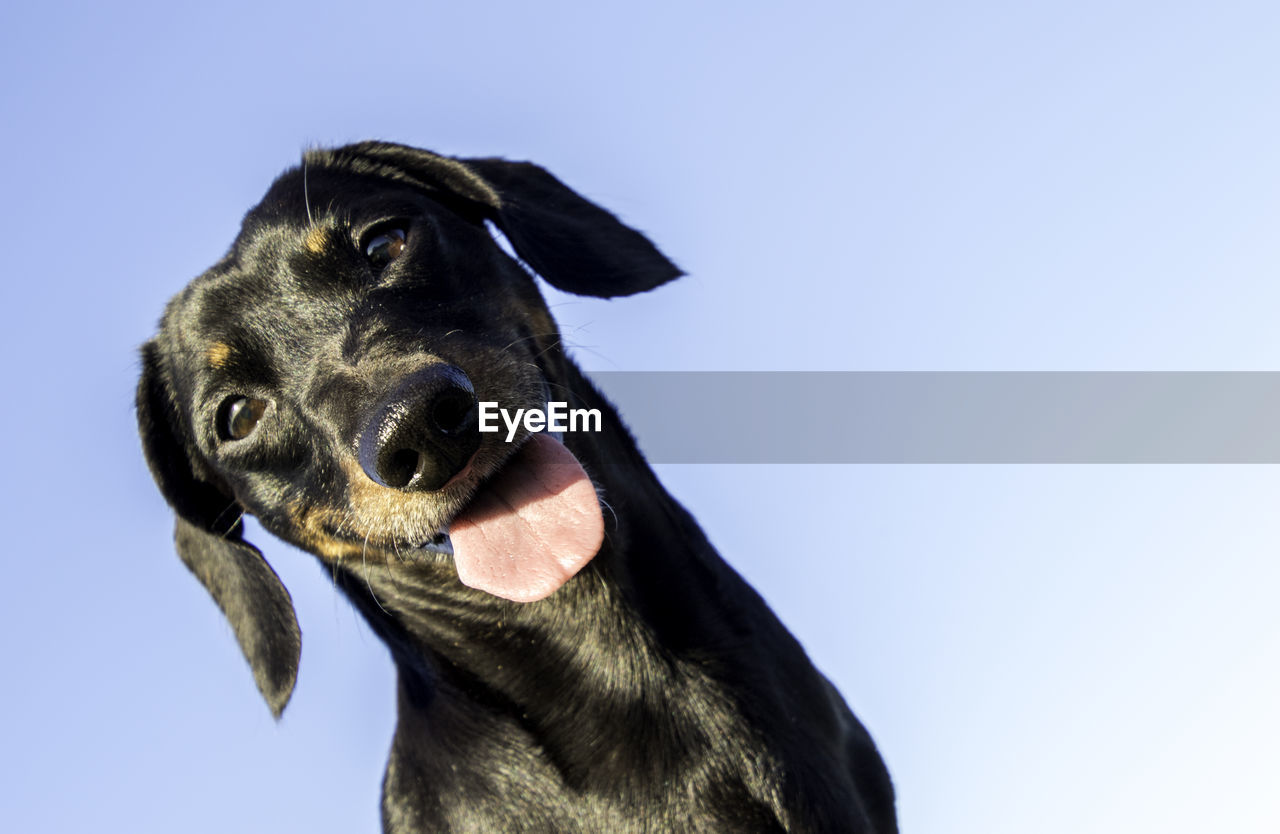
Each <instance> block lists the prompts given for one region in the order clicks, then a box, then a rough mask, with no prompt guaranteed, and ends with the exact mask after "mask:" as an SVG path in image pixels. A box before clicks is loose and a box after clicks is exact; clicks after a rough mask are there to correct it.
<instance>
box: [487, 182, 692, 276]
mask: <svg viewBox="0 0 1280 834" xmlns="http://www.w3.org/2000/svg"><path fill="white" fill-rule="evenodd" d="M462 162H463V163H465V164H466V166H467V167H468V168H470V169H471V170H472V171H475V172H476V173H477V174H479V175H480V176H481V178H483V179H484V181H485V182H486V183H488V184H489V186H490V187H491V188H493V190H494V191H496V192H497V193H498V196H499V198H500V201H501V202H500V204H499V205H498V207H497V212H496V216H494V217H492V218H491V219H492V220H493V221H494V222H495V223H496V224H497V225H498V227H499V228H500V229H502V231H503V233H504V234H505V235H506V236H507V239H508V240H510V241H511V245H512V246H514V247H515V250H516V252H517V253H519V255H520V257H521V258H523V259H524V261H525V263H527V264H529V266H530V267H532V268H533V270H534V271H535V272H537V273H538V274H539V275H541V276H542V277H543V278H545V279H547V281H548V282H549V283H550V284H551V285H552V286H554V287H557V288H559V289H562V290H564V291H565V292H571V293H574V294H576V295H594V296H598V297H600V298H611V297H613V296H619V295H632V294H634V293H638V292H644V291H645V290H651V289H653V288H654V287H657V286H660V285H662V284H665V283H666V282H668V281H670V280H672V279H673V278H678V277H680V275H681V274H682V273H681V272H680V269H679V268H678V267H677V266H676V265H675V264H673V263H672V262H671V261H669V260H668V259H667V257H666V256H665V255H663V254H662V253H661V252H659V251H658V248H657V247H656V246H654V245H653V244H652V243H651V242H650V241H649V239H648V238H646V237H645V236H644V235H642V234H640V233H639V232H637V231H636V230H635V229H632V228H631V227H630V226H626V225H624V224H623V223H622V222H621V221H620V220H618V218H616V217H614V216H613V215H612V214H610V213H609V212H608V211H606V210H605V209H602V208H601V207H600V206H598V205H596V204H595V203H593V202H591V201H590V200H588V199H586V198H585V197H583V196H582V195H580V194H578V193H577V192H576V191H574V190H573V189H571V188H569V186H567V185H565V184H564V183H562V182H560V180H558V179H556V178H555V177H554V176H552V175H551V174H550V173H548V172H547V171H545V170H544V169H542V168H540V167H538V166H537V165H534V164H532V163H529V162H508V161H507V160H505V159H464V160H462Z"/></svg>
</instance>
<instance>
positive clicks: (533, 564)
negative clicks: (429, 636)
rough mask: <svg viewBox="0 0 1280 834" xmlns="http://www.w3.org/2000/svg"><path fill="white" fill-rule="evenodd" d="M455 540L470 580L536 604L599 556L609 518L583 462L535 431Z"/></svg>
mask: <svg viewBox="0 0 1280 834" xmlns="http://www.w3.org/2000/svg"><path fill="white" fill-rule="evenodd" d="M449 538H450V540H452V542H453V561H454V564H455V565H456V566H457V568H458V578H459V579H461V580H462V584H464V585H470V586H471V587H472V588H479V589H480V590H482V591H487V592H488V593H491V594H493V595H494V596H498V597H502V598H504V599H509V600H513V601H515V602H533V601H534V600H539V599H542V598H543V597H547V596H550V595H551V594H552V593H554V592H555V591H556V589H557V588H559V587H560V586H561V585H563V584H564V583H565V582H567V581H569V578H570V577H571V576H573V575H574V574H575V573H577V572H578V571H580V570H581V569H582V567H583V566H584V565H586V564H587V562H590V561H591V559H592V558H593V557H594V556H595V555H596V552H597V551H598V550H599V549H600V545H601V543H602V542H603V541H604V518H603V517H601V515H600V503H599V502H598V501H597V500H596V490H595V487H594V486H592V485H591V481H590V480H589V479H588V478H587V473H586V472H584V471H582V465H581V464H579V463H578V459H577V458H575V457H574V456H573V453H571V452H570V451H569V450H568V449H566V448H565V447H564V445H563V444H561V443H560V441H558V440H556V439H555V438H553V437H551V436H550V435H547V434H535V435H533V436H532V437H531V438H529V440H528V441H527V442H526V443H525V444H524V446H523V447H522V448H521V449H520V451H518V452H517V453H516V455H515V457H513V458H512V459H511V460H510V461H508V462H507V464H506V466H504V467H503V469H502V471H501V472H499V473H498V475H497V476H496V477H495V478H494V479H493V480H492V481H490V482H489V483H488V484H486V485H485V487H484V489H482V490H481V491H480V493H479V494H478V495H477V496H476V497H475V499H474V500H472V502H471V505H470V506H468V507H467V509H466V511H465V512H463V514H462V515H460V516H458V517H457V518H456V519H454V522H453V524H452V525H450V527H449Z"/></svg>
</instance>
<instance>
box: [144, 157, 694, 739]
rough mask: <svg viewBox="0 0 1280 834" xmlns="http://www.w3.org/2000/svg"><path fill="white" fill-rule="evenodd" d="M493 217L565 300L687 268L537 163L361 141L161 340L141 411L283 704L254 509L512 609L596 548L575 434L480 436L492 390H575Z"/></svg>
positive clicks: (219, 596)
mask: <svg viewBox="0 0 1280 834" xmlns="http://www.w3.org/2000/svg"><path fill="white" fill-rule="evenodd" d="M487 224H492V226H496V227H497V228H498V229H499V230H501V232H502V233H503V235H505V237H506V238H507V239H508V240H509V241H510V244H511V246H512V247H513V248H514V250H515V252H516V253H517V254H518V255H519V257H520V258H521V259H522V260H523V261H524V263H525V264H527V265H528V266H529V267H530V268H532V270H534V271H536V272H537V273H538V274H540V275H541V276H543V277H544V278H545V279H546V280H547V281H548V282H549V283H551V284H552V285H553V286H556V287H558V288H560V289H563V290H566V291H568V292H572V293H577V294H583V295H593V296H600V297H610V296H618V295H628V294H632V293H636V292H641V291H644V290H648V289H651V288H653V287H656V286H658V285H659V284H662V283H664V282H666V281H668V280H671V279H672V278H675V277H676V276H677V275H679V271H678V270H677V269H676V268H675V267H674V266H673V265H672V264H671V263H670V262H669V261H668V260H667V259H666V258H665V257H663V256H662V255H661V253H659V252H658V251H657V249H655V248H654V247H653V245H652V244H651V243H650V242H649V241H648V240H646V239H645V238H644V237H643V236H642V235H640V234H639V233H637V232H635V231H634V230H632V229H630V228H628V227H626V226H624V225H623V224H621V223H620V222H619V221H618V220H617V219H616V218H615V217H613V216H612V215H611V214H609V213H608V212H607V211H605V210H603V209H601V208H600V207H598V206H596V205H594V204H593V203H591V202H589V201H587V200H585V199H584V198H583V197H581V196H580V195H578V194H576V193H575V192H573V191H572V190H570V189H569V188H567V187H566V186H565V185H563V184H562V183H561V182H559V181H558V180H556V179H555V178H554V177H552V176H551V175H550V174H548V173H547V172H546V171H544V170H542V169H541V168H538V167H537V166H534V165H531V164H528V163H514V162H507V161H504V160H500V159H473V160H460V159H452V158H448V157H442V156H438V155H436V154H432V153H429V152H427V151H421V150H417V149H414V148H409V147H405V146H401V145H393V144H385V143H374V142H366V143H361V144H357V145H350V146H346V147H343V148H339V149H336V150H331V151H314V152H310V153H308V154H306V156H305V157H304V162H303V165H302V166H301V167H300V168H297V169H294V170H291V171H288V172H286V173H285V174H283V175H282V176H281V177H280V178H279V179H277V180H276V182H275V183H274V184H273V185H272V187H271V189H270V190H269V191H268V192H267V195H266V196H265V197H264V198H263V200H262V202H261V203H259V205H258V206H256V207H255V208H254V209H252V210H251V211H250V212H249V213H248V215H247V216H246V217H245V220H244V225H243V228H242V230H241V232H240V235H239V236H238V237H237V239H236V241H235V243H234V244H233V245H232V248H231V250H230V251H229V252H228V253H227V255H226V256H225V257H224V258H223V259H222V260H221V261H219V262H218V263H217V264H216V265H215V266H214V267H213V268H212V269H210V270H209V271H208V272H206V273H205V274H203V275H201V276H200V277H199V278H197V279H196V280H194V281H193V282H191V284H190V285H189V286H188V287H187V288H186V289H185V290H184V291H183V292H182V293H180V294H179V295H178V296H176V297H175V298H174V299H173V300H172V301H171V302H170V304H169V307H168V309H167V310H166V312H165V315H164V318H163V320H162V322H161V326H160V332H159V333H158V334H157V335H156V336H155V338H153V339H152V340H151V341H149V342H147V344H146V345H144V347H143V350H142V378H141V381H140V383H139V386H138V401H137V404H138V424H139V429H140V432H141V435H142V442H143V448H144V451H145V453H146V457H147V461H148V464H149V465H150V468H151V471H152V474H153V475H154V476H155V479H156V482H157V483H158V484H159V486H160V490H161V492H163V494H164V496H165V498H166V499H167V500H168V502H169V504H170V505H171V506H172V507H173V509H174V511H175V513H176V515H177V531H176V543H177V549H178V553H179V555H180V556H181V557H182V559H183V561H184V562H185V563H186V564H187V566H188V567H189V568H190V569H191V570H192V572H193V573H195V575H196V576H197V577H198V578H199V579H200V581H201V582H202V583H203V584H204V585H205V587H206V588H207V589H208V590H209V592H210V593H211V594H212V596H213V597H214V599H215V600H216V601H217V603H218V605H219V606H220V607H221V609H222V610H223V612H224V613H225V614H226V616H227V618H228V619H229V620H230V622H231V624H232V627H233V629H234V631H235V634H236V638H237V640H238V641H239V643H240V646H241V648H242V649H243V650H244V653H245V656H246V657H247V658H248V660H249V663H250V665H251V666H252V668H253V672H254V676H255V678H256V679H257V683H258V687H259V689H260V690H261V691H262V693H263V695H264V696H265V697H266V699H267V702H268V704H269V705H270V707H271V709H272V711H273V712H274V713H275V714H277V715H279V713H280V711H281V710H282V709H283V708H284V705H285V703H286V702H287V701H288V699H289V695H290V694H291V692H292V689H293V684H294V680H295V678H296V673H297V665H298V655H299V651H300V637H299V630H298V625H297V620H296V617H295V615H294V611H293V605H292V602H291V600H290V597H289V594H288V592H287V591H286V590H285V588H284V586H283V585H282V584H281V582H280V580H279V578H278V577H277V576H276V574H275V572H274V571H273V570H272V569H271V568H270V566H269V565H267V563H266V561H265V560H264V559H263V558H262V556H261V554H260V553H259V551H258V550H257V549H256V548H254V547H253V546H252V545H251V544H249V543H248V542H246V541H245V540H244V539H243V537H242V524H241V519H242V516H243V514H244V513H246V512H248V513H252V514H253V515H255V516H256V517H258V518H259V520H260V521H261V523H262V524H263V526H264V527H265V528H267V529H268V530H270V531H271V532H273V533H275V534H276V535H278V536H280V537H281V538H284V539H286V540H288V541H290V542H293V543H294V544H297V545H298V546H300V547H302V548H304V549H306V550H309V551H311V552H313V553H315V554H317V555H319V556H320V557H321V558H323V559H329V560H334V561H337V562H339V563H341V562H342V561H343V560H346V559H352V558H354V559H358V560H366V561H368V560H378V559H386V558H388V557H396V558H404V557H405V556H406V555H414V554H417V555H422V554H426V555H428V556H431V557H433V558H437V559H448V558H449V557H450V556H452V557H453V558H454V560H455V564H456V567H457V570H458V572H459V575H460V576H461V578H462V580H463V581H464V582H466V583H467V584H470V585H473V586H474V587H478V588H482V589H485V590H487V591H489V592H491V593H493V594H496V595H498V596H505V597H507V598H509V599H513V600H517V601H531V600H536V599H539V598H541V597H543V596H546V595H548V594H550V593H552V592H553V591H554V590H555V589H556V588H558V587H559V586H560V584H562V583H563V582H564V581H566V580H567V579H568V577H569V576H571V575H572V574H573V573H574V572H576V571H577V570H578V569H579V568H581V567H582V565H584V564H585V563H586V562H587V561H589V560H590V558H591V557H592V556H593V555H594V554H595V551H596V550H597V549H598V548H599V545H600V536H601V534H602V527H601V521H600V514H599V507H598V505H597V504H596V499H595V494H594V490H593V488H592V487H591V484H590V482H589V481H588V480H587V478H586V476H585V474H584V473H583V470H582V468H581V466H580V465H579V464H578V463H577V462H576V460H575V459H574V458H573V456H572V455H571V454H570V453H569V452H567V450H565V448H564V447H563V446H562V445H561V444H560V443H559V442H557V441H556V440H554V439H551V438H550V437H549V436H547V435H533V436H531V435H530V434H529V432H528V431H525V430H524V429H521V430H519V431H518V432H517V433H516V436H515V437H514V442H508V441H507V439H506V436H505V431H502V432H498V433H493V434H482V433H480V432H479V431H478V428H477V422H478V420H477V405H478V404H479V403H482V402H496V403H499V404H500V406H501V407H503V408H507V409H510V410H512V411H514V409H518V408H525V409H530V408H541V407H543V406H544V405H545V404H546V402H547V400H548V397H549V394H551V393H554V394H555V395H556V398H557V399H559V398H560V396H559V395H560V394H562V393H564V392H562V391H558V390H556V391H554V392H553V388H554V387H555V386H556V380H557V378H559V375H558V371H557V368H558V367H561V366H560V365H559V363H561V362H564V361H566V360H565V359H564V357H563V354H562V353H561V350H560V347H559V337H558V335H557V331H556V327H555V323H554V322H553V320H552V318H551V316H550V314H549V313H548V311H547V308H546V306H545V304H544V303H543V301H542V299H541V296H540V294H539V292H538V290H537V287H536V285H535V284H534V282H533V280H532V279H531V277H530V276H529V274H528V272H527V271H526V269H524V268H523V267H522V266H521V265H520V264H519V263H517V262H516V261H515V260H513V259H512V258H510V257H509V256H508V255H507V254H506V253H504V252H503V251H502V249H501V248H500V247H499V246H498V244H497V243H495V242H494V238H493V236H491V234H490V232H489V228H488V227H487ZM518 551H525V552H518ZM513 556H515V557H519V559H517V560H516V561H515V562H512V561H511V558H510V557H513ZM521 560H523V561H521Z"/></svg>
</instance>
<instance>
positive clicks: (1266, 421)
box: [591, 372, 1280, 463]
mask: <svg viewBox="0 0 1280 834" xmlns="http://www.w3.org/2000/svg"><path fill="white" fill-rule="evenodd" d="M591 377H592V379H593V380H595V381H596V383H597V384H598V385H599V386H600V388H601V389H602V390H603V391H604V392H605V394H606V395H607V396H608V397H609V399H611V400H612V401H613V402H614V404H615V405H617V406H618V408H619V410H620V411H621V413H622V417H623V420H624V421H625V422H626V423H627V424H628V425H629V426H630V427H631V428H632V431H633V432H634V433H635V434H636V436H637V438H638V440H639V442H640V446H641V448H642V449H643V450H644V452H645V454H646V456H647V457H648V459H649V460H650V461H651V462H653V463H1280V373H1271V372H1266V373H1247V372H1242V373H1219V372H1212V373H1193V372H1187V373H1183V372H1177V373H1136V372H1135V373H1129V372H1117V373H1092V372H1088V373H1084V372H1082V373H1074V372H1071V373H1039V372H1037V373H1021V372H974V373H950V372H947V373H932V372H928V373H911V372H906V373H898V372H849V373H842V372H831V373H827V372H813V373H791V372H787V373H754V372H750V373H748V372H744V373H721V372H691V373H667V372H652V373H635V372H597V373H592V374H591Z"/></svg>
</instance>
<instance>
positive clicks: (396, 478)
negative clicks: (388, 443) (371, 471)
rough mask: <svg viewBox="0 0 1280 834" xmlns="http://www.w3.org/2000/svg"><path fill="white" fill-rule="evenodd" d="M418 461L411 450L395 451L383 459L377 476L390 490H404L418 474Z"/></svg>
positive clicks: (416, 455) (416, 454) (417, 457)
mask: <svg viewBox="0 0 1280 834" xmlns="http://www.w3.org/2000/svg"><path fill="white" fill-rule="evenodd" d="M418 460H419V455H418V453H417V452H415V451H414V450H413V449H397V450H396V451H394V452H392V453H391V454H389V455H387V456H386V457H385V458H384V459H383V461H382V465H380V466H379V467H378V475H380V476H381V478H382V482H383V483H384V484H386V485H387V486H389V487H391V488H392V489H404V488H405V487H407V486H408V485H409V482H410V481H412V480H413V476H414V475H416V474H417V472H418Z"/></svg>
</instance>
